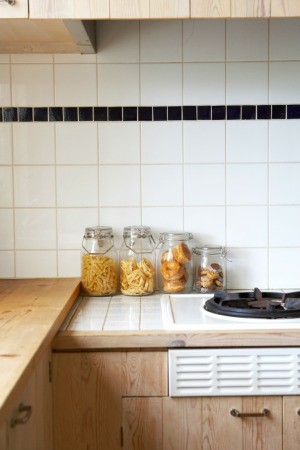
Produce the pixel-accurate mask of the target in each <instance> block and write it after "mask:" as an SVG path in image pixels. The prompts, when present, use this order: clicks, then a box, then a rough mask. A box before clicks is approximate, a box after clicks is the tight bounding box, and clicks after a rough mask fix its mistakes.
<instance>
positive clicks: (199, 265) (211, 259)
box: [193, 246, 226, 293]
mask: <svg viewBox="0 0 300 450" xmlns="http://www.w3.org/2000/svg"><path fill="white" fill-rule="evenodd" d="M193 253H194V265H195V276H194V279H195V290H196V291H197V292H203V293H207V292H214V291H224V290H225V289H226V267H225V259H226V249H225V248H224V247H209V246H205V247H194V248H193Z"/></svg>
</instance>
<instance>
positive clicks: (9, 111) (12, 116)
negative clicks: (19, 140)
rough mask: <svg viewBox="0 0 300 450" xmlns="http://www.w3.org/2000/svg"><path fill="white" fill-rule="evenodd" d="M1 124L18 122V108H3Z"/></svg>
mask: <svg viewBox="0 0 300 450" xmlns="http://www.w3.org/2000/svg"><path fill="white" fill-rule="evenodd" d="M3 122H18V108H3Z"/></svg>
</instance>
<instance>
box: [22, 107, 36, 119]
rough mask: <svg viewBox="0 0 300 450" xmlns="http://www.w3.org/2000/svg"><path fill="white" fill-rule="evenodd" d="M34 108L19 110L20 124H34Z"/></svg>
mask: <svg viewBox="0 0 300 450" xmlns="http://www.w3.org/2000/svg"><path fill="white" fill-rule="evenodd" d="M32 120H33V116H32V108H23V107H20V108H19V122H32Z"/></svg>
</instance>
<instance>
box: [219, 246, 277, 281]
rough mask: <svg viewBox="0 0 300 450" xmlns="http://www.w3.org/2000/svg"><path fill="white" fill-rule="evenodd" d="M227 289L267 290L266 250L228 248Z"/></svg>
mask: <svg viewBox="0 0 300 450" xmlns="http://www.w3.org/2000/svg"><path fill="white" fill-rule="evenodd" d="M227 250H228V255H230V259H231V262H227V289H253V286H254V287H255V286H259V288H260V289H267V288H268V267H269V266H268V251H267V249H266V248H231V247H228V249H227Z"/></svg>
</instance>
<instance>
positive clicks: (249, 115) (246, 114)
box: [242, 105, 256, 120]
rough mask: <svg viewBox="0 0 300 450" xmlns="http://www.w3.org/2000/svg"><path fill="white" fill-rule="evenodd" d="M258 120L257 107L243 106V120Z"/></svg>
mask: <svg viewBox="0 0 300 450" xmlns="http://www.w3.org/2000/svg"><path fill="white" fill-rule="evenodd" d="M255 119H256V106H255V105H243V106H242V120H255Z"/></svg>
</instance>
